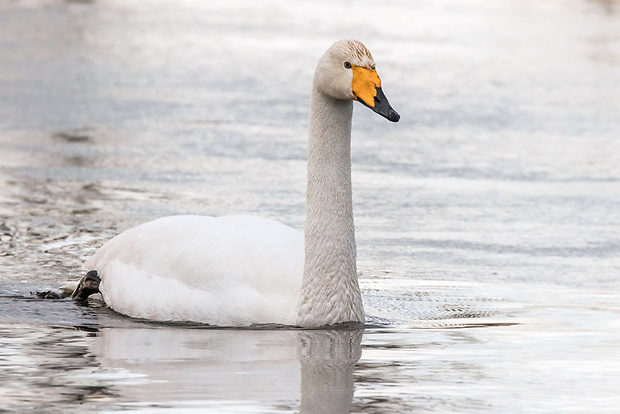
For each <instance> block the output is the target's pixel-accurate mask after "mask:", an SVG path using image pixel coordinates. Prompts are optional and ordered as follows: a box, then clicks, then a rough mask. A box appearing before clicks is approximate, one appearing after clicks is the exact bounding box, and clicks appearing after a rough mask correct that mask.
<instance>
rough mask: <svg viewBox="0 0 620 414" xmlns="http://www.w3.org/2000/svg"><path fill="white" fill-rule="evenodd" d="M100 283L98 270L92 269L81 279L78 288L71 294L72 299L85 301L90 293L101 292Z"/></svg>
mask: <svg viewBox="0 0 620 414" xmlns="http://www.w3.org/2000/svg"><path fill="white" fill-rule="evenodd" d="M99 283H101V278H100V277H99V273H98V272H97V271H96V270H91V271H90V272H88V273H86V274H85V275H84V277H82V279H80V282H79V283H78V285H77V288H75V291H74V292H73V294H72V295H71V299H73V300H75V301H78V302H84V301H85V300H86V299H88V297H89V296H90V295H93V294H95V293H99Z"/></svg>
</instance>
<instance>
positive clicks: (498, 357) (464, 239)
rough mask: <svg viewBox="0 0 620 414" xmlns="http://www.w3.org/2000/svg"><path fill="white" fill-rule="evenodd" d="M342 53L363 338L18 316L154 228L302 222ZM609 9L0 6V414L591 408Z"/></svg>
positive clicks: (600, 409) (618, 234)
mask: <svg viewBox="0 0 620 414" xmlns="http://www.w3.org/2000/svg"><path fill="white" fill-rule="evenodd" d="M341 38H358V39H360V40H362V41H363V42H365V43H366V45H367V46H368V47H369V48H370V50H371V51H372V52H373V54H374V57H375V60H376V61H377V69H378V72H379V74H380V75H381V77H382V83H383V89H384V91H385V93H386V95H387V96H388V98H389V99H390V102H391V103H392V105H393V106H394V108H395V109H396V110H397V111H398V112H399V113H400V114H401V121H400V122H399V123H397V124H392V123H390V122H387V121H386V120H384V119H382V118H380V117H379V116H377V115H376V114H374V113H372V112H371V111H368V110H367V109H366V108H364V107H362V106H361V105H356V107H355V111H354V112H355V113H354V126H353V148H352V153H353V187H354V204H355V219H356V236H357V242H358V271H359V272H360V284H361V287H362V289H363V295H364V302H365V309H366V313H367V320H368V321H367V324H366V326H365V327H364V328H363V329H354V328H350V329H325V330H315V331H304V330H288V329H245V330H234V329H209V328H207V327H203V326H196V325H184V324H180V325H168V324H154V323H149V322H147V321H139V320H131V319H129V318H125V317H123V316H120V315H117V314H115V313H114V312H113V311H111V310H110V309H108V308H107V307H105V306H104V305H103V304H102V303H100V302H97V301H91V302H90V303H89V304H88V306H79V305H77V304H75V303H73V302H71V301H70V300H41V299H38V298H37V297H36V296H35V295H33V294H32V293H31V292H36V291H40V290H47V289H57V288H58V287H60V286H61V285H62V284H64V283H65V282H67V281H75V280H77V279H79V277H80V276H81V275H82V270H81V265H82V263H83V261H84V260H85V259H86V258H87V257H89V255H91V254H92V253H93V252H94V250H95V249H96V248H97V247H98V246H100V245H101V244H103V243H104V242H105V241H106V240H108V239H110V238H111V237H113V236H114V235H115V234H118V233H119V232H121V231H123V230H124V229H127V228H129V227H131V226H134V225H137V224H139V223H142V222H144V221H148V220H151V219H154V218H157V217H161V216H165V215H173V214H205V215H225V214H255V215H260V216H264V217H269V218H273V219H277V220H279V221H282V222H284V223H286V224H289V225H291V226H293V227H296V228H299V229H302V227H303V218H304V190H305V189H304V185H305V143H306V142H305V140H306V129H307V124H308V121H307V120H308V111H309V94H310V85H311V82H312V75H313V71H314V66H315V64H316V61H317V59H318V57H319V56H320V55H321V54H322V53H323V51H324V50H325V49H326V48H327V47H328V46H329V45H330V44H331V43H332V42H334V41H335V40H338V39H341ZM619 177H620V2H618V1H616V0H551V1H544V2H524V1H521V0H508V1H503V2H497V1H492V0H468V1H459V2H448V1H443V0H440V1H436V0H432V1H431V0H427V1H424V0H420V1H405V0H391V1H385V2H371V1H356V2H350V1H329V2H327V1H318V2H317V1H312V2H311V1H298V2H286V1H281V0H271V1H264V2H252V1H247V0H239V1H235V2H228V1H209V2H203V1H198V0H182V1H176V2H165V1H158V0H146V1H143V0H141V1H120V0H66V1H62V0H18V1H11V2H2V3H0V243H1V244H0V412H3V413H4V412H8V413H13V412H16V413H17V412H19V413H21V412H42V413H46V412H50V413H56V412H58V413H60V412H62V413H71V412H116V411H127V410H129V411H139V412H156V413H159V412H174V413H178V412H187V413H190V412H200V413H203V412H214V413H225V412H230V413H238V412H255V413H259V412H260V413H276V412H303V413H344V412H360V413H404V412H459V413H461V412H488V413H524V412H527V413H533V412H537V413H559V412H562V413H588V412H596V413H612V412H617V410H618V405H619V404H620V396H619V395H620V393H619V392H618V391H619V390H620V178H619Z"/></svg>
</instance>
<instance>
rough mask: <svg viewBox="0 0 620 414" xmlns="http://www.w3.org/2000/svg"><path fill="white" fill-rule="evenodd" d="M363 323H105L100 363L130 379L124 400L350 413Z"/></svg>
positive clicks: (97, 346) (98, 342)
mask: <svg viewBox="0 0 620 414" xmlns="http://www.w3.org/2000/svg"><path fill="white" fill-rule="evenodd" d="M362 334H363V330H362V329H358V330H317V331H290V330H275V331H273V330H221V329H201V328H196V329H192V328H187V327H178V326H156V327H150V326H147V327H135V326H131V327H115V328H103V329H101V330H100V332H99V337H98V338H97V339H96V340H95V343H94V346H93V349H94V353H95V354H96V355H97V359H98V361H99V363H100V364H101V365H102V368H104V369H108V370H113V371H114V372H118V371H119V370H121V371H122V372H125V373H126V374H127V375H128V376H130V377H131V378H134V379H135V381H134V382H133V383H132V385H129V386H126V387H123V390H122V396H121V397H120V400H121V401H125V402H127V403H129V402H142V403H144V404H148V405H149V406H152V405H153V404H156V405H159V404H170V403H174V404H175V406H184V405H186V404H195V403H197V402H200V404H201V405H203V406H206V407H216V406H218V404H221V403H222V402H224V401H226V403H227V405H228V406H231V405H232V406H237V407H243V406H256V404H257V403H259V402H260V401H265V400H267V401H272V402H279V404H283V405H287V406H290V407H291V408H294V407H295V406H296V405H297V404H298V401H299V400H300V399H301V412H302V413H328V412H329V413H348V412H349V408H350V406H351V399H352V398H353V370H354V367H355V364H356V362H357V361H358V360H359V358H360V355H361V346H360V343H361V338H362Z"/></svg>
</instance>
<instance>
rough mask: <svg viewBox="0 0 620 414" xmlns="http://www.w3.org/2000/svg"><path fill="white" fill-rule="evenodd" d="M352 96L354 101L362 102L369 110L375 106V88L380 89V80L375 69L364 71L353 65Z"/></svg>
mask: <svg viewBox="0 0 620 414" xmlns="http://www.w3.org/2000/svg"><path fill="white" fill-rule="evenodd" d="M351 69H352V70H353V85H352V89H353V95H355V99H356V100H360V101H362V102H364V103H365V104H366V105H368V106H369V107H371V108H374V106H375V96H376V95H377V88H380V87H381V78H379V74H377V71H376V69H366V68H362V67H360V66H355V65H353V66H352V67H351Z"/></svg>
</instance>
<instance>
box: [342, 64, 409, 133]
mask: <svg viewBox="0 0 620 414" xmlns="http://www.w3.org/2000/svg"><path fill="white" fill-rule="evenodd" d="M352 69H353V85H352V89H353V96H354V97H355V100H356V101H360V102H361V103H362V104H364V105H365V106H367V107H369V108H370V109H372V110H373V111H375V112H376V113H378V114H379V115H381V116H383V117H385V118H387V119H388V120H390V121H392V122H398V121H399V120H400V115H398V112H396V111H395V110H394V108H392V106H391V105H390V102H389V101H388V99H387V97H386V96H385V94H384V93H383V90H382V89H381V78H379V74H377V71H376V70H375V69H367V68H362V67H360V66H353V68H352Z"/></svg>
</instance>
